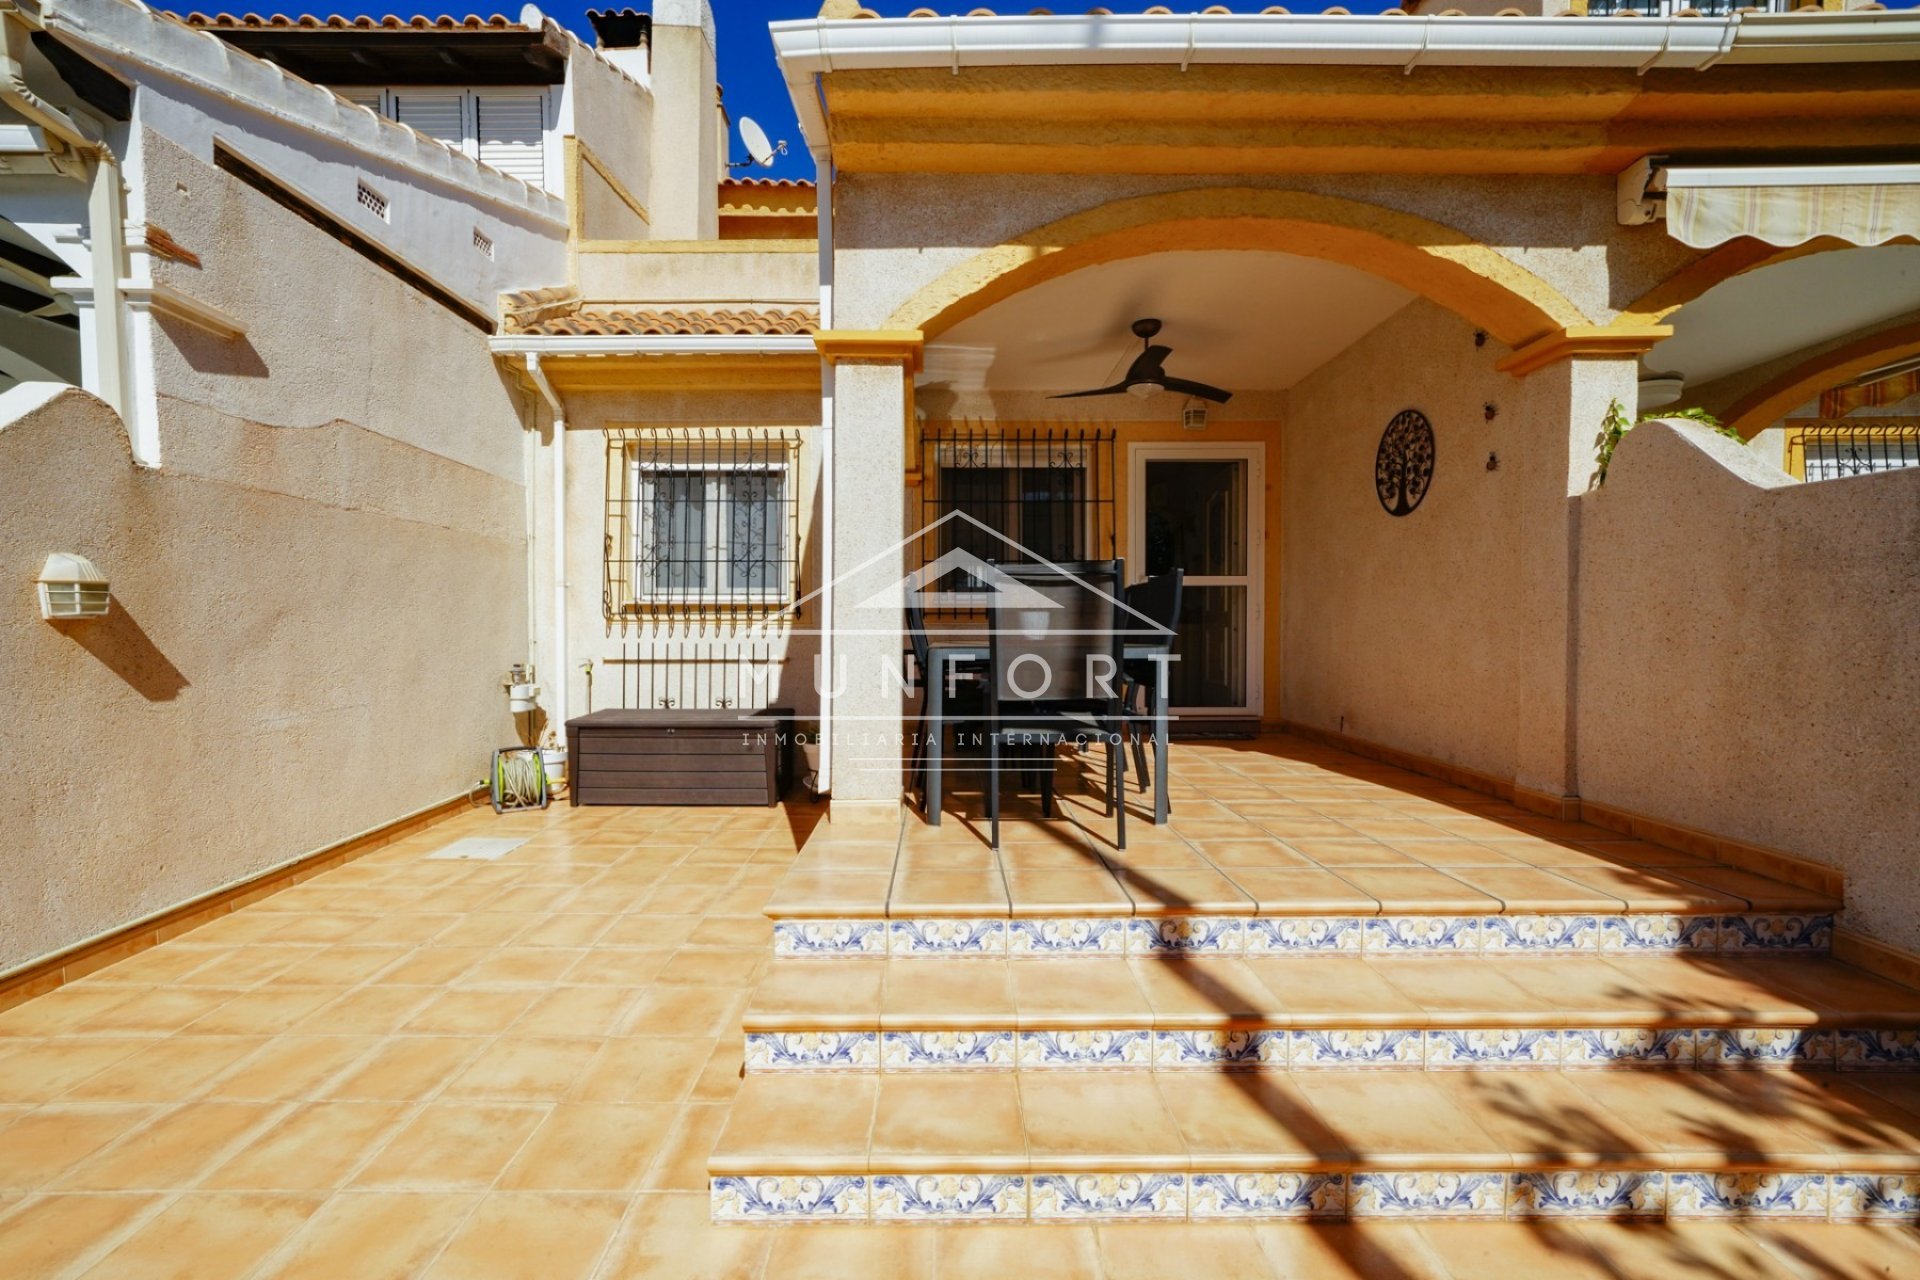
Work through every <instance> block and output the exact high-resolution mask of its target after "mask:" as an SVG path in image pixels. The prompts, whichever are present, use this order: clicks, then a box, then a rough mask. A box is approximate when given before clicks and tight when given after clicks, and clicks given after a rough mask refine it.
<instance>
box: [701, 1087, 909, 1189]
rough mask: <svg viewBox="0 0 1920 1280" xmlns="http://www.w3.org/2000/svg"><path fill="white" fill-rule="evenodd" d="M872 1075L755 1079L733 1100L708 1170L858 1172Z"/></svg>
mask: <svg viewBox="0 0 1920 1280" xmlns="http://www.w3.org/2000/svg"><path fill="white" fill-rule="evenodd" d="M879 1090H880V1077H879V1076H877V1075H859V1074H853V1073H847V1074H840V1075H834V1074H826V1075H784V1074H777V1073H776V1074H769V1075H761V1076H755V1077H754V1078H753V1079H752V1080H750V1081H748V1082H747V1087H746V1088H743V1089H742V1090H741V1091H740V1093H739V1095H738V1096H737V1097H735V1098H734V1101H733V1105H732V1107H731V1109H730V1110H729V1113H728V1116H727V1121H726V1125H725V1127H724V1128H723V1129H722V1130H721V1132H720V1138H719V1141H718V1142H716V1143H715V1144H714V1148H713V1155H712V1157H711V1160H710V1162H709V1165H708V1168H709V1170H710V1171H711V1172H713V1173H715V1174H723V1173H783V1172H791V1173H818V1172H822V1171H826V1170H841V1171H858V1170H859V1169H862V1168H864V1167H865V1165H866V1160H867V1141H868V1137H869V1135H870V1133H871V1132H872V1128H873V1114H874V1106H875V1103H876V1101H877V1100H878V1097H879Z"/></svg>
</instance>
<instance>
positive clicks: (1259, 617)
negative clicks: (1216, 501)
mask: <svg viewBox="0 0 1920 1280" xmlns="http://www.w3.org/2000/svg"><path fill="white" fill-rule="evenodd" d="M1168 459H1199V460H1204V459H1227V460H1237V461H1243V462H1245V463H1246V464H1247V512H1246V517H1247V530H1246V537H1247V572H1246V574H1245V575H1244V576H1243V577H1194V576H1192V575H1191V574H1189V575H1188V576H1187V579H1186V585H1187V586H1188V587H1210V586H1240V585H1244V586H1245V587H1246V589H1247V637H1246V640H1247V652H1246V669H1247V701H1246V704H1245V705H1244V706H1239V707H1174V708H1172V711H1173V712H1174V713H1175V714H1177V715H1180V716H1183V717H1186V718H1189V719H1198V718H1200V717H1202V716H1214V717H1223V716H1224V717H1231V718H1233V719H1236V720H1239V719H1245V718H1247V717H1253V718H1255V719H1258V718H1259V717H1260V716H1261V715H1262V714H1263V713H1264V711H1265V702H1266V688H1265V685H1266V568H1267V446H1266V443H1265V442H1264V441H1259V440H1191V441H1189V440H1177V441H1159V440H1152V441H1139V442H1137V443H1136V442H1129V443H1128V445H1127V563H1128V565H1130V566H1132V567H1133V571H1134V572H1136V573H1138V572H1139V571H1141V570H1142V569H1144V568H1145V566H1146V563H1147V555H1146V523H1147V522H1146V520H1145V518H1144V517H1145V515H1146V494H1147V487H1146V478H1147V463H1148V462H1150V461H1164V460H1168Z"/></svg>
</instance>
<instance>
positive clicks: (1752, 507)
mask: <svg viewBox="0 0 1920 1280" xmlns="http://www.w3.org/2000/svg"><path fill="white" fill-rule="evenodd" d="M1580 502H1581V507H1582V513H1581V525H1582V555H1581V560H1580V631H1579V662H1580V667H1579V696H1580V739H1579V755H1580V790H1581V795H1582V797H1583V798H1584V799H1589V800H1593V801H1597V802H1599V803H1602V804H1607V805H1614V806H1617V807H1619V808H1622V809H1626V810H1629V811H1632V812H1636V813H1641V814H1645V815H1647V816H1650V817H1655V818H1659V819H1662V820H1664V821H1668V822H1676V823H1680V824H1682V825H1685V826H1690V827H1695V828H1698V829H1701V830H1705V831H1711V832H1713V833H1715V834H1717V835H1721V836H1726V837H1731V838H1733V839H1738V840H1746V841H1751V842H1754V843H1757V844H1761V845H1766V846H1769V847H1772V848H1776V849H1782V850H1785V851H1786V852H1788V853H1793V854H1798V855H1800V856H1802V857H1805V858H1809V859H1812V860H1813V861H1816V862H1822V863H1826V864H1828V865H1831V866H1837V867H1840V868H1842V869H1843V870H1844V871H1845V872H1846V875H1847V915H1846V923H1847V924H1848V925H1849V926H1850V927H1853V928H1857V929H1861V930H1864V931H1866V932H1868V933H1871V934H1873V935H1875V936H1877V937H1880V938H1882V939H1885V940H1886V941H1889V942H1892V943H1895V944H1897V945H1900V946H1903V947H1908V948H1920V878H1917V877H1916V876H1915V875H1914V859H1915V857H1916V855H1917V854H1920V804H1916V803H1915V800H1914V781H1913V771H1914V766H1915V762H1916V761H1920V664H1916V663H1915V661H1914V643H1915V639H1916V637H1920V470H1909V471H1898V472H1890V473H1886V474H1882V475H1877V476H1862V477H1856V478H1851V479H1846V480H1831V481H1824V482H1820V483H1815V484H1799V483H1796V482H1794V481H1792V480H1790V479H1789V478H1788V477H1787V476H1786V475H1784V474H1783V473H1781V472H1780V471H1779V470H1778V469H1776V468H1774V467H1772V466H1769V465H1768V464H1766V463H1765V462H1764V461H1762V460H1760V459H1757V458H1756V457H1754V455H1753V454H1752V453H1751V452H1750V451H1749V450H1747V449H1744V448H1742V447H1741V446H1740V445H1738V444H1736V443H1734V442H1733V441H1730V440H1727V439H1724V438H1723V437H1720V436H1716V435H1714V434H1713V433H1711V432H1709V431H1706V430H1704V429H1703V428H1699V427H1695V426H1690V425H1685V424H1680V423H1661V422H1655V423H1647V424H1644V425H1642V426H1640V427H1637V428H1635V429H1634V431H1633V432H1632V433H1631V434H1629V435H1628V437H1627V438H1626V440H1625V442H1623V443H1622V444H1621V445H1620V447H1619V449H1618V450H1617V451H1616V452H1615V454H1614V458H1613V463H1612V465H1611V467H1610V468H1609V470H1608V476H1607V483H1606V485H1605V487H1604V488H1602V489H1601V490H1599V491H1598V492H1596V493H1594V494H1592V495H1590V496H1587V497H1585V498H1582V499H1581V500H1580Z"/></svg>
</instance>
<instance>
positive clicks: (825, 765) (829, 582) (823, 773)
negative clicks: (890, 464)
mask: <svg viewBox="0 0 1920 1280" xmlns="http://www.w3.org/2000/svg"><path fill="white" fill-rule="evenodd" d="M816 88H817V86H816ZM823 136H824V135H823ZM810 150H811V151H812V153H813V190H814V216H815V218H816V219H817V220H818V230H817V231H816V232H815V235H817V236H818V237H819V245H820V250H819V253H820V268H819V269H820V328H821V329H822V330H827V329H831V328H833V153H832V152H831V151H830V150H829V149H828V148H827V146H826V145H825V144H824V142H823V143H822V144H821V145H818V146H815V147H812V148H810ZM833 381H834V373H833V365H832V363H831V362H830V361H828V360H827V359H825V358H824V357H823V358H822V359H821V361H820V525H821V529H822V530H823V533H824V536H823V537H822V538H821V539H820V583H821V586H820V659H819V660H820V667H819V668H817V669H816V671H815V675H816V677H817V676H818V674H819V672H820V671H822V670H824V671H825V673H826V687H825V688H824V689H821V690H820V691H819V692H820V775H819V777H817V778H815V779H814V792H815V793H816V794H818V795H829V794H831V793H832V791H833V685H834V680H833V566H834V555H833V543H834V534H833V511H834V505H833V480H834V473H835V471H836V469H837V468H836V466H835V463H834V436H833V392H834V385H833ZM814 683H815V685H816V687H817V686H818V685H819V683H820V682H819V680H818V679H816V680H815V682H814Z"/></svg>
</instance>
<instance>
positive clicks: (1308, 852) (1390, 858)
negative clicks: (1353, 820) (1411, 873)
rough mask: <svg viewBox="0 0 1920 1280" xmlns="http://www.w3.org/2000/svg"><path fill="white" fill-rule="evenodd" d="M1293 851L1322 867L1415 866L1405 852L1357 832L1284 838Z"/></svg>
mask: <svg viewBox="0 0 1920 1280" xmlns="http://www.w3.org/2000/svg"><path fill="white" fill-rule="evenodd" d="M1287 843H1288V844H1289V845H1291V846H1292V847H1293V848H1294V849H1295V850H1296V851H1298V852H1299V853H1301V854H1304V855H1305V856H1306V857H1308V858H1310V859H1312V860H1313V861H1314V862H1315V863H1317V864H1319V865H1320V866H1323V867H1418V866H1420V865H1421V864H1420V863H1419V862H1418V861H1416V860H1415V859H1414V858H1413V857H1411V856H1410V855H1408V854H1404V853H1401V852H1400V851H1399V850H1398V849H1395V848H1392V847H1391V846H1388V845H1385V844H1382V843H1381V842H1380V841H1378V840H1370V839H1368V838H1367V837H1365V836H1361V835H1352V834H1349V835H1345V836H1300V837H1288V838H1287Z"/></svg>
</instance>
